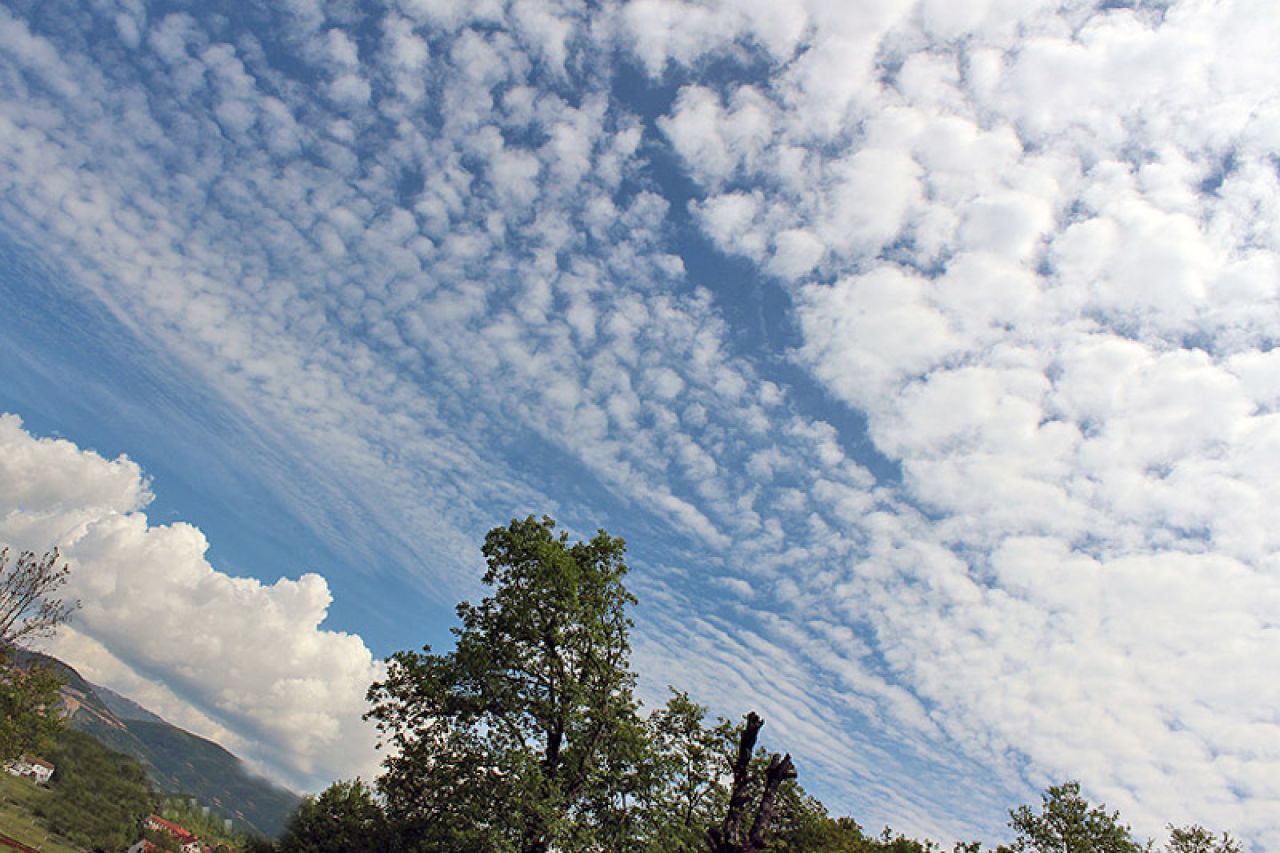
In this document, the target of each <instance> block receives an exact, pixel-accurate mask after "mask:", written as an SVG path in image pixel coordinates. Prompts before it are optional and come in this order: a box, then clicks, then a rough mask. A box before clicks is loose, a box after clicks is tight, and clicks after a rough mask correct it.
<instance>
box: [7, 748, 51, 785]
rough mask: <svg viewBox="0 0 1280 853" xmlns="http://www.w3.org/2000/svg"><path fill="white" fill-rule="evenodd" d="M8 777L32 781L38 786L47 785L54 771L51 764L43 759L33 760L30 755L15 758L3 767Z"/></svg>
mask: <svg viewBox="0 0 1280 853" xmlns="http://www.w3.org/2000/svg"><path fill="white" fill-rule="evenodd" d="M4 769H5V770H7V771H8V772H9V773H10V775H13V776H22V777H25V778H27V779H34V780H35V782H36V784H38V785H48V784H49V780H50V779H52V778H53V771H54V770H55V769H56V768H55V767H54V766H53V765H52V764H50V763H49V762H47V761H45V760H44V759H43V758H35V757H33V756H30V755H24V756H22V757H21V758H16V759H14V760H13V761H10V762H9V763H8V764H6V765H5V766H4Z"/></svg>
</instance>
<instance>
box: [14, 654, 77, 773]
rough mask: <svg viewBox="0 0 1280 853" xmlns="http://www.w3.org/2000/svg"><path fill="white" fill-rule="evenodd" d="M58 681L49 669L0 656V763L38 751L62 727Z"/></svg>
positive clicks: (48, 743) (46, 745)
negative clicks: (26, 664)
mask: <svg viewBox="0 0 1280 853" xmlns="http://www.w3.org/2000/svg"><path fill="white" fill-rule="evenodd" d="M60 686H61V681H60V680H59V679H58V676H57V674H56V673H54V672H53V671H52V670H50V669H48V668H45V667H41V666H37V665H34V664H33V665H28V666H24V665H21V664H19V663H18V662H17V661H16V660H13V659H12V658H0V763H3V762H5V761H9V760H11V759H14V758H18V757H19V756H21V755H23V754H24V753H28V752H30V753H41V752H43V751H44V750H45V749H46V748H47V747H48V746H49V745H50V744H51V743H52V741H53V737H54V735H56V734H57V733H58V732H59V731H61V730H62V718H61V717H60V716H59V715H58V713H57V707H58V688H59V687H60Z"/></svg>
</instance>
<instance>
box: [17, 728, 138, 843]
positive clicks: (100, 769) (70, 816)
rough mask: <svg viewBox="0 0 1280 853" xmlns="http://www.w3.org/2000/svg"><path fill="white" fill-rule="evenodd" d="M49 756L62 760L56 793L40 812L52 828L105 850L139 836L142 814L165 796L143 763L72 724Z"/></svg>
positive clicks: (54, 784) (55, 776) (55, 778)
mask: <svg viewBox="0 0 1280 853" xmlns="http://www.w3.org/2000/svg"><path fill="white" fill-rule="evenodd" d="M48 756H49V759H50V761H52V762H53V763H54V764H55V765H56V766H57V769H56V770H55V771H54V774H53V781H52V784H51V788H52V790H53V792H54V796H53V797H52V798H50V799H49V800H48V801H46V802H44V803H42V804H40V805H39V806H38V807H37V809H36V814H37V815H38V816H39V817H40V818H41V819H42V820H43V821H44V822H45V823H46V825H48V827H49V828H50V829H51V830H52V831H54V832H57V833H58V834H60V835H63V836H65V837H66V838H69V839H71V840H72V841H74V842H76V843H77V844H82V845H84V846H85V847H89V848H94V849H102V850H124V849H125V848H126V847H128V846H129V845H130V844H132V843H133V842H135V841H137V840H138V839H137V836H138V834H139V826H140V824H141V821H142V819H143V818H145V817H146V816H147V815H148V814H150V813H151V812H152V810H153V809H155V807H156V805H157V803H158V800H159V798H158V797H157V795H156V793H155V792H154V791H153V790H152V789H151V785H150V784H149V783H148V781H147V776H146V772H145V771H144V770H143V769H142V765H140V764H139V763H138V762H137V761H136V760H134V759H133V758H130V757H129V756H126V755H121V754H120V753H118V752H112V751H111V750H109V749H107V748H106V747H104V746H102V745H101V744H100V743H98V742H97V741H96V740H94V738H93V737H92V736H90V735H87V734H84V733H83V732H77V731H73V730H70V729H68V730H66V731H63V732H62V733H61V734H60V735H59V736H58V740H57V742H56V744H55V745H54V747H53V748H52V749H51V750H49V752H48Z"/></svg>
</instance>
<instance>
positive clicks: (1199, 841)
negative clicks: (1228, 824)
mask: <svg viewBox="0 0 1280 853" xmlns="http://www.w3.org/2000/svg"><path fill="white" fill-rule="evenodd" d="M1164 849H1165V853H1243V848H1241V846H1240V842H1238V841H1236V840H1235V839H1234V838H1232V837H1231V836H1230V835H1228V834H1227V833H1225V832H1224V833H1222V835H1221V836H1218V835H1214V834H1213V833H1212V832H1210V831H1209V830H1207V829H1205V828H1204V827H1203V826H1199V825H1198V824H1192V825H1191V826H1181V827H1179V826H1174V825H1173V824H1170V825H1169V843H1168V845H1167V846H1166V847H1165V848H1164Z"/></svg>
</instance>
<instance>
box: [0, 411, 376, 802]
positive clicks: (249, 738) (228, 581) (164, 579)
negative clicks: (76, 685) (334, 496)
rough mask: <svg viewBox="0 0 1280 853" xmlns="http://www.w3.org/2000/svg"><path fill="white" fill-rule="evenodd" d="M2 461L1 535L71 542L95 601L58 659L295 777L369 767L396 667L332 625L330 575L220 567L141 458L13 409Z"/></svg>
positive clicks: (311, 778) (301, 782)
mask: <svg viewBox="0 0 1280 853" xmlns="http://www.w3.org/2000/svg"><path fill="white" fill-rule="evenodd" d="M0 459H3V460H5V461H4V463H3V465H2V466H0V494H2V495H3V496H4V504H3V505H0V540H3V541H4V542H5V543H6V544H8V545H11V546H13V547H15V548H29V549H33V550H37V551H42V550H44V549H46V548H49V547H52V546H54V545H57V546H58V547H59V548H60V549H61V552H62V555H63V556H64V557H65V558H66V559H67V560H68V561H69V562H70V564H71V565H72V567H73V570H72V574H71V582H70V584H69V586H68V594H69V595H71V596H73V597H75V598H78V599H79V600H80V601H81V602H82V608H81V610H80V611H78V612H77V613H76V615H75V618H74V621H73V624H72V627H71V629H70V630H68V631H66V632H65V633H64V635H63V636H60V637H58V638H56V639H55V640H54V641H53V643H52V644H51V649H52V651H53V652H54V653H55V654H58V655H61V656H63V657H64V659H65V660H66V661H67V662H68V663H70V664H71V665H72V666H76V667H82V668H83V669H84V673H85V674H86V675H87V676H89V677H90V678H94V679H100V680H101V682H102V683H104V684H105V685H106V686H108V687H111V688H113V689H116V690H119V691H121V692H123V693H126V694H128V695H130V696H133V697H134V698H137V699H139V700H141V701H154V702H155V705H154V706H153V710H156V711H158V712H161V713H163V714H167V715H170V719H171V720H172V721H174V722H176V723H178V724H180V725H184V726H187V727H189V728H190V729H191V730H192V731H194V732H196V733H197V734H201V735H204V736H206V737H211V738H215V739H218V740H220V741H223V742H224V743H225V745H227V746H228V747H230V748H233V749H238V750H240V751H241V755H242V756H243V757H245V758H247V759H248V760H250V761H251V762H253V763H254V764H256V765H257V766H258V767H260V768H262V769H264V770H265V771H267V772H268V773H270V775H272V776H273V777H275V778H276V779H279V780H281V781H284V782H286V783H288V784H291V785H294V786H298V787H302V788H305V789H315V788H318V787H322V786H323V785H324V784H326V783H327V781H328V780H331V779H334V778H338V777H349V776H354V775H357V774H361V773H362V774H364V775H366V776H367V775H369V773H370V770H371V769H372V768H373V766H374V765H375V763H376V758H375V754H374V751H373V732H372V730H371V728H370V727H369V726H368V725H366V724H365V723H364V722H363V721H362V720H361V715H362V714H363V712H364V710H365V702H364V695H365V691H366V690H367V689H368V686H369V684H371V683H372V682H373V681H374V680H375V679H377V678H378V677H379V676H380V675H381V673H382V668H381V663H380V662H378V661H375V660H374V659H373V656H372V655H371V654H370V652H369V650H368V648H366V647H365V645H364V642H363V641H362V640H361V639H360V638H359V637H358V636H354V635H351V634H343V633H338V632H334V631H330V630H326V629H324V628H323V627H322V623H323V622H324V618H325V613H326V611H327V610H328V607H329V604H330V600H331V598H330V595H329V589H328V585H327V584H326V583H325V581H324V579H323V578H321V577H320V576H319V575H316V574H304V575H302V576H300V577H299V578H298V579H297V580H290V579H288V578H283V577H282V578H281V579H280V580H278V581H276V582H275V583H274V584H270V585H267V584H263V583H261V582H259V581H257V580H253V579H249V578H237V577H232V576H230V575H227V574H224V573H222V572H220V571H218V570H217V569H216V568H214V567H213V566H212V565H210V564H209V562H208V560H207V559H206V556H205V552H206V551H207V549H208V543H207V542H206V541H205V538H204V536H203V534H201V532H200V531H199V530H198V529H196V528H195V527H192V526H190V525H188V524H183V523H181V522H176V523H173V524H166V525H153V524H151V523H150V521H149V520H148V518H147V516H146V515H145V513H144V512H143V510H144V509H145V507H146V504H147V503H148V502H149V501H150V494H149V493H148V492H147V487H146V483H145V481H144V480H143V479H142V476H141V472H140V471H139V469H138V466H137V465H136V464H135V463H133V462H132V461H130V460H129V459H127V458H125V457H120V458H118V459H116V460H106V459H103V458H102V457H101V456H99V455H98V454H96V453H94V452H93V451H88V450H81V449H80V448H77V447H76V446H75V445H73V444H71V443H70V442H67V441H63V440H55V439H37V438H34V437H32V436H31V435H29V434H28V433H26V432H25V431H24V430H23V429H22V425H21V422H20V421H19V420H18V419H17V418H16V417H15V416H13V415H0ZM264 649H270V650H271V653H270V654H263V650H264Z"/></svg>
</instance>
